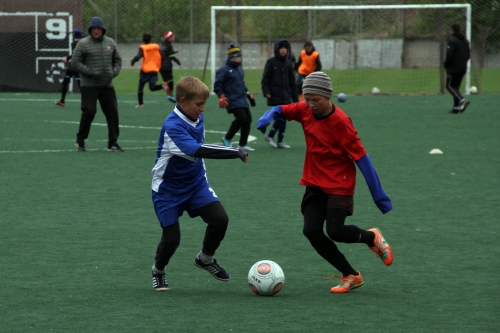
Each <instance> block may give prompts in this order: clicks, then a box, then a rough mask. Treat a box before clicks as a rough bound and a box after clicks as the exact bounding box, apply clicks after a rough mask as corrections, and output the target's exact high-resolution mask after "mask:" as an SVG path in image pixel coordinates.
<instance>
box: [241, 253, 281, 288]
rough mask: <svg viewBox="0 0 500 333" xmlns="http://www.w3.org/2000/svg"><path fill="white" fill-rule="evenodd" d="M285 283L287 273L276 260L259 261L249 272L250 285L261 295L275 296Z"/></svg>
mask: <svg viewBox="0 0 500 333" xmlns="http://www.w3.org/2000/svg"><path fill="white" fill-rule="evenodd" d="M284 284H285V274H284V273H283V270H282V269H281V267H280V266H279V265H278V264H277V263H275V262H274V261H271V260H261V261H258V262H256V263H255V264H254V265H253V266H252V268H250V271H249V272H248V285H249V286H250V289H251V290H252V291H253V292H254V293H256V294H257V295H259V296H274V295H276V294H277V293H278V292H279V291H280V290H281V288H283V285H284Z"/></svg>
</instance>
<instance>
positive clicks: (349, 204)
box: [300, 187, 354, 216]
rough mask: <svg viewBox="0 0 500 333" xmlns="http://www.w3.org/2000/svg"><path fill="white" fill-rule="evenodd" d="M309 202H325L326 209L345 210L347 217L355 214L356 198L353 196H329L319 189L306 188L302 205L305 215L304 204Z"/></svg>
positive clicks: (301, 209)
mask: <svg viewBox="0 0 500 333" xmlns="http://www.w3.org/2000/svg"><path fill="white" fill-rule="evenodd" d="M307 200H317V201H320V202H324V204H325V206H326V209H334V208H339V209H343V210H345V211H347V216H351V215H352V213H353V212H354V197H353V196H352V195H339V194H328V193H325V192H323V191H321V190H320V189H319V188H317V187H306V192H305V193H304V197H303V198H302V204H301V205H300V211H301V212H302V214H303V213H304V204H305V202H306V201H307Z"/></svg>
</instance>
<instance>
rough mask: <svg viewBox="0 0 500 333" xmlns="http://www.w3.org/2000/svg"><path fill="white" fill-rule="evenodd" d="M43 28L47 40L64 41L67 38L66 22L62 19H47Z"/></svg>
mask: <svg viewBox="0 0 500 333" xmlns="http://www.w3.org/2000/svg"><path fill="white" fill-rule="evenodd" d="M45 28H46V29H47V31H48V32H47V33H46V34H45V36H46V37H47V39H65V38H66V37H67V31H68V29H67V26H66V20H64V19H57V18H54V19H48V20H47V21H46V22H45Z"/></svg>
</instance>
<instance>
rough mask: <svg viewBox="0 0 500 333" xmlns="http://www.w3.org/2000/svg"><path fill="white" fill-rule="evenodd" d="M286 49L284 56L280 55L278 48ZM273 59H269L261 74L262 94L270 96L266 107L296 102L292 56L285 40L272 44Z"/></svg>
mask: <svg viewBox="0 0 500 333" xmlns="http://www.w3.org/2000/svg"><path fill="white" fill-rule="evenodd" d="M283 46H284V47H286V48H287V54H286V56H284V57H282V56H281V55H280V51H279V49H280V47H283ZM273 50H274V57H272V58H269V59H268V60H267V62H266V66H265V67H264V73H263V74H262V81H261V86H262V93H263V94H264V96H266V95H268V94H269V95H271V97H270V98H268V99H267V105H269V106H274V105H282V104H290V103H292V102H298V101H299V96H298V93H297V83H296V81H295V75H294V71H293V66H294V64H293V63H292V61H291V60H290V56H291V54H292V51H291V47H290V43H289V42H288V41H287V40H285V39H278V40H277V41H276V42H274V47H273Z"/></svg>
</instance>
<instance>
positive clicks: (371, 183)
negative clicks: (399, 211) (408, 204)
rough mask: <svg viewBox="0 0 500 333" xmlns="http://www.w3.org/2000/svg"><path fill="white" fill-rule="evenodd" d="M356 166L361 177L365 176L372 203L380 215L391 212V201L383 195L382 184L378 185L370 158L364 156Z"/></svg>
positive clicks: (378, 181)
mask: <svg viewBox="0 0 500 333" xmlns="http://www.w3.org/2000/svg"><path fill="white" fill-rule="evenodd" d="M356 165H357V166H358V168H359V170H361V173H363V176H365V180H366V183H367V184H368V188H369V189H370V193H371V195H372V198H373V201H374V202H375V204H376V205H377V207H378V209H379V210H380V211H381V212H382V214H385V213H387V212H390V211H391V210H392V202H391V199H390V198H389V197H388V196H387V194H386V193H385V191H384V189H383V188H382V184H380V180H379V178H378V175H377V172H376V171H375V168H374V167H373V164H372V161H371V159H370V156H368V154H366V155H365V156H363V157H362V158H360V159H359V160H357V161H356Z"/></svg>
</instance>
